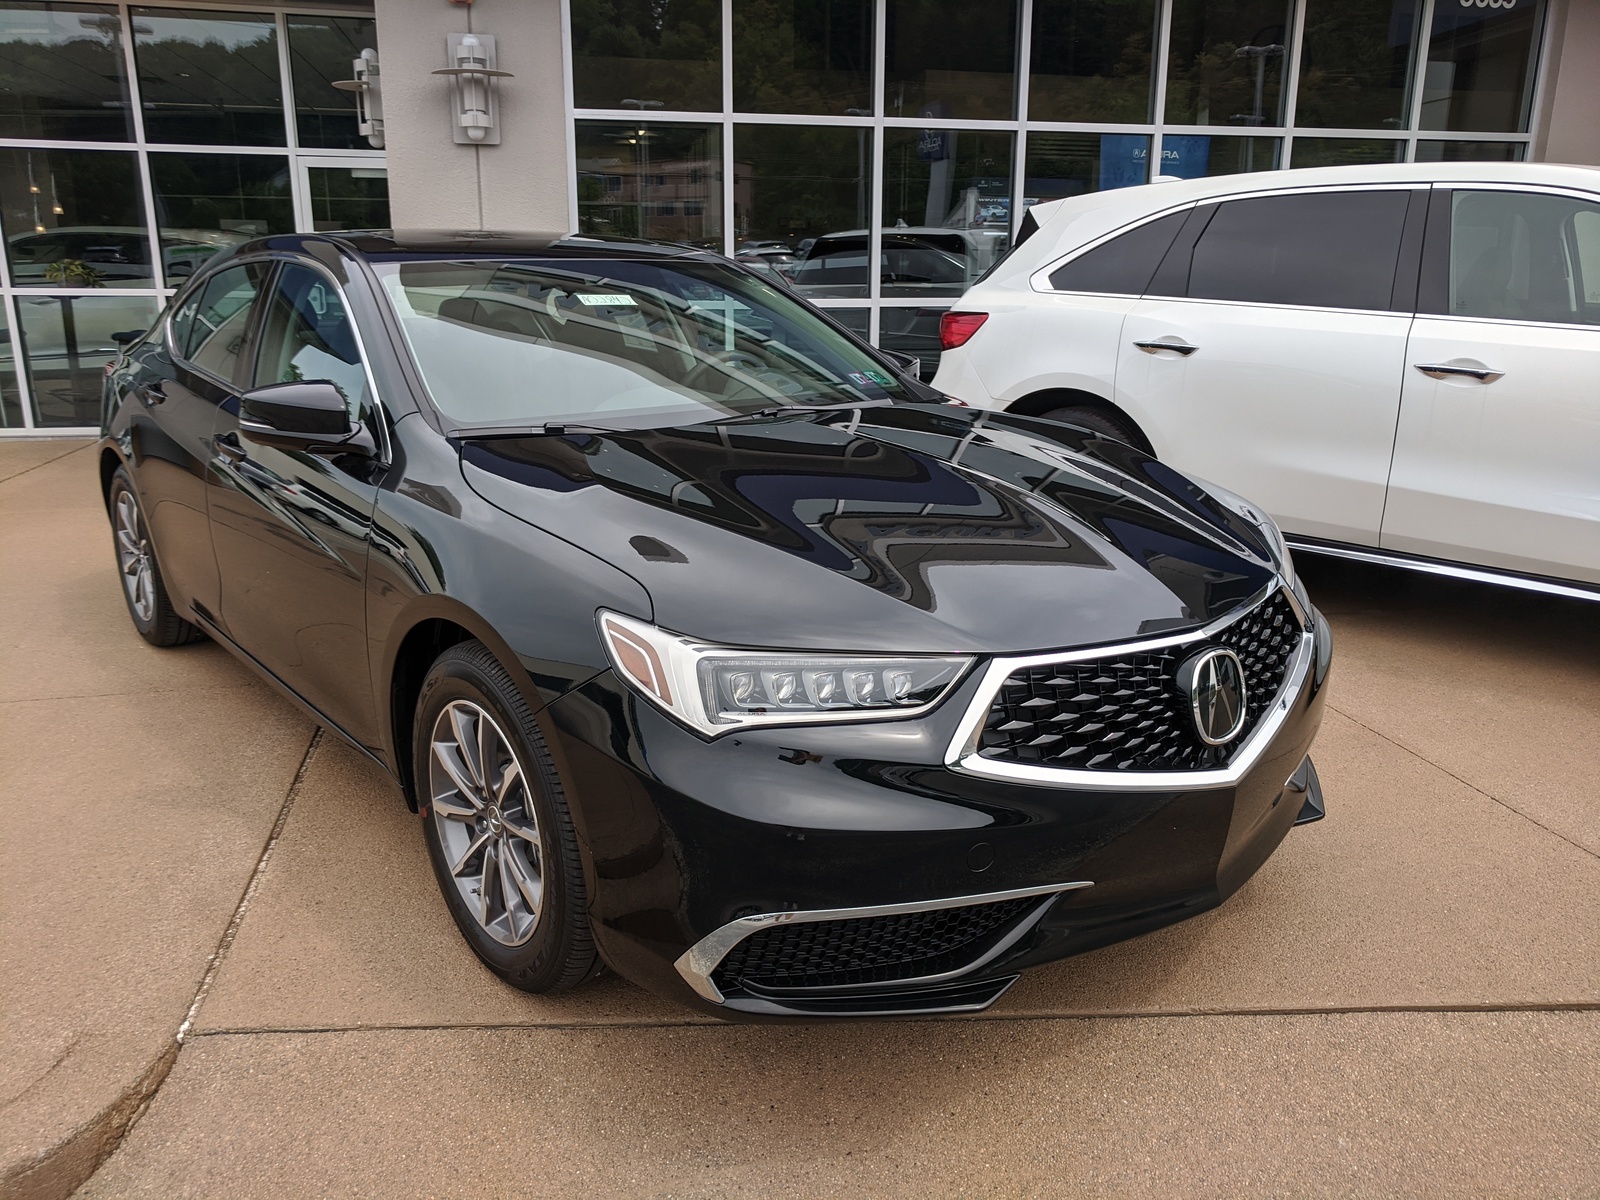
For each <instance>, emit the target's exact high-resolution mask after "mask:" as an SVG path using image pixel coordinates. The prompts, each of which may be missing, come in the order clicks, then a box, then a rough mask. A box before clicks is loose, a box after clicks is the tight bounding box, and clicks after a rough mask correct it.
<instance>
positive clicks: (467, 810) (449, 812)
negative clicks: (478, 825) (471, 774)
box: [433, 796, 482, 822]
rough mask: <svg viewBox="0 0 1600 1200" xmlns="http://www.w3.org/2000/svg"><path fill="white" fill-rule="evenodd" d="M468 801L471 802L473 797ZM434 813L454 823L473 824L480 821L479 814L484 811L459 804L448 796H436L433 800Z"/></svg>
mask: <svg viewBox="0 0 1600 1200" xmlns="http://www.w3.org/2000/svg"><path fill="white" fill-rule="evenodd" d="M467 799H468V800H471V797H470V796H469V797H467ZM433 811H434V812H436V813H438V814H439V815H440V816H441V817H449V818H450V819H451V820H453V821H467V822H473V821H476V820H477V819H478V813H480V812H481V811H482V809H481V808H474V807H473V806H472V805H471V804H457V803H456V802H455V801H454V800H451V799H449V798H448V797H447V796H435V797H434V798H433Z"/></svg>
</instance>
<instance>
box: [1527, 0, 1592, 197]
mask: <svg viewBox="0 0 1600 1200" xmlns="http://www.w3.org/2000/svg"><path fill="white" fill-rule="evenodd" d="M1546 45H1547V46H1548V48H1549V61H1548V62H1547V63H1546V64H1545V77H1544V95H1543V97H1542V102H1541V104H1540V108H1541V110H1542V111H1541V113H1540V117H1541V120H1540V122H1539V130H1540V133H1539V138H1538V141H1537V143H1536V144H1535V146H1534V157H1535V158H1537V159H1540V160H1542V161H1544V162H1563V163H1588V164H1590V165H1592V166H1600V0H1561V2H1559V3H1558V4H1556V5H1555V6H1554V8H1553V9H1552V12H1551V29H1550V38H1549V41H1548V42H1547V43H1546Z"/></svg>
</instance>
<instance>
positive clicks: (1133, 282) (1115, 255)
mask: <svg viewBox="0 0 1600 1200" xmlns="http://www.w3.org/2000/svg"><path fill="white" fill-rule="evenodd" d="M1188 216H1189V213H1188V210H1185V211H1183V212H1176V213H1171V214H1170V215H1168V216H1165V217H1160V218H1158V219H1156V220H1154V221H1150V222H1147V223H1146V224H1144V225H1141V226H1139V227H1138V228H1137V229H1132V230H1129V231H1128V232H1127V233H1125V234H1123V235H1122V236H1121V237H1114V238H1112V239H1111V240H1110V241H1109V242H1105V243H1102V244H1101V245H1099V246H1096V247H1095V248H1094V249H1093V250H1090V251H1089V252H1088V253H1087V254H1080V255H1078V257H1077V258H1075V259H1073V260H1072V261H1071V262H1069V263H1067V264H1066V265H1065V266H1062V267H1059V268H1057V269H1056V270H1055V271H1054V272H1052V273H1051V275H1050V286H1051V287H1053V288H1055V289H1056V290H1057V291H1061V292H1104V293H1108V294H1111V295H1118V296H1139V295H1143V294H1144V290H1145V288H1147V287H1149V286H1150V279H1151V276H1153V275H1154V274H1155V273H1156V268H1157V267H1158V266H1160V265H1161V259H1162V257H1163V256H1164V255H1165V254H1166V253H1167V250H1168V248H1169V247H1170V246H1171V245H1172V240H1173V239H1174V238H1176V237H1177V236H1178V230H1180V229H1182V228H1183V222H1184V220H1185V219H1186V218H1187V217H1188Z"/></svg>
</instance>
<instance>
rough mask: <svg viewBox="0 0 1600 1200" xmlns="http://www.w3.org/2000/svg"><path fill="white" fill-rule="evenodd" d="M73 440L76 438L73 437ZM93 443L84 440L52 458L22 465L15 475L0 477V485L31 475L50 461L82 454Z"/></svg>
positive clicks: (49, 463) (53, 461)
mask: <svg viewBox="0 0 1600 1200" xmlns="http://www.w3.org/2000/svg"><path fill="white" fill-rule="evenodd" d="M42 440H44V441H53V440H54V439H52V438H44V439H42ZM62 440H63V441H65V440H66V439H64V438H63V439H62ZM73 440H77V439H73ZM93 445H94V443H93V442H85V443H84V444H83V445H81V446H74V447H72V448H71V449H70V450H63V451H62V452H61V453H60V454H57V455H56V456H55V457H54V458H47V459H45V460H44V461H43V462H38V463H34V464H33V466H31V467H23V468H22V470H20V471H18V472H17V473H16V474H15V475H7V476H6V477H5V478H4V479H0V485H3V484H7V483H10V482H11V481H12V480H13V479H21V478H22V477H23V476H24V475H31V474H32V473H33V472H35V471H38V470H40V469H42V468H44V467H48V466H50V465H51V464H52V463H58V462H60V461H61V460H62V459H63V458H66V457H68V456H69V455H73V454H82V453H83V452H84V451H85V450H88V449H89V448H90V447H92V446H93Z"/></svg>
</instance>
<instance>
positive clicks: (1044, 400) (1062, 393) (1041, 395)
mask: <svg viewBox="0 0 1600 1200" xmlns="http://www.w3.org/2000/svg"><path fill="white" fill-rule="evenodd" d="M1058 408H1088V409H1093V410H1095V411H1097V412H1101V413H1104V414H1105V415H1106V416H1107V417H1109V418H1110V419H1111V420H1113V421H1115V422H1116V423H1117V424H1119V425H1123V426H1126V427H1127V429H1128V431H1129V432H1130V433H1132V434H1134V435H1135V438H1136V440H1135V442H1134V445H1135V446H1136V447H1137V448H1138V449H1140V450H1143V451H1144V452H1145V453H1146V454H1148V455H1150V456H1151V457H1152V458H1154V457H1156V452H1155V446H1154V445H1153V444H1152V443H1151V441H1150V437H1149V435H1148V434H1147V433H1145V431H1144V430H1143V429H1142V428H1141V427H1140V425H1139V422H1137V421H1135V420H1134V419H1133V418H1132V417H1131V416H1129V415H1128V414H1127V412H1126V411H1124V410H1123V409H1121V408H1119V407H1118V406H1117V405H1115V404H1113V403H1111V401H1109V400H1107V399H1105V398H1104V397H1103V396H1097V395H1095V394H1094V393H1093V392H1086V391H1083V390H1081V389H1079V388H1046V389H1044V390H1043V391H1038V392H1030V393H1029V394H1028V395H1026V396H1023V397H1022V398H1021V399H1020V400H1013V401H1012V402H1011V403H1010V404H1008V405H1006V411H1007V412H1011V413H1016V414H1017V415H1018V416H1020V417H1044V416H1048V415H1049V414H1050V413H1052V412H1054V411H1055V410H1056V409H1058Z"/></svg>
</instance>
